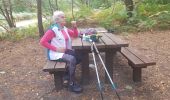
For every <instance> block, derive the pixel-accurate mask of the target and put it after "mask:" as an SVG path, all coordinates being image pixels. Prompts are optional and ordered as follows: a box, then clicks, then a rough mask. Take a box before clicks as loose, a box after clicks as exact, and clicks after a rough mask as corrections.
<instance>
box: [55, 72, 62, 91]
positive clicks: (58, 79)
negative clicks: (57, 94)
mask: <svg viewBox="0 0 170 100" xmlns="http://www.w3.org/2000/svg"><path fill="white" fill-rule="evenodd" d="M62 76H63V72H62V71H59V72H55V73H54V84H55V88H56V90H57V91H58V90H61V89H62V88H63V80H62Z"/></svg>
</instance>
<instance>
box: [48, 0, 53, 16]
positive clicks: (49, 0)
mask: <svg viewBox="0 0 170 100" xmlns="http://www.w3.org/2000/svg"><path fill="white" fill-rule="evenodd" d="M48 2H49V6H50V10H51V15H52V14H53V7H52V4H51V0H48Z"/></svg>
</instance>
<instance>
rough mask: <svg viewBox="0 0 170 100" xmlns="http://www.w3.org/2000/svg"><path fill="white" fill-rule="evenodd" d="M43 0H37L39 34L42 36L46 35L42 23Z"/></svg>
mask: <svg viewBox="0 0 170 100" xmlns="http://www.w3.org/2000/svg"><path fill="white" fill-rule="evenodd" d="M41 3H42V2H41V0H37V19H38V29H39V36H40V37H42V36H43V35H44V28H43V23H42V9H41Z"/></svg>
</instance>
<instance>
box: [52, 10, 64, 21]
mask: <svg viewBox="0 0 170 100" xmlns="http://www.w3.org/2000/svg"><path fill="white" fill-rule="evenodd" d="M61 15H65V14H64V12H62V11H58V10H57V11H55V12H54V13H53V22H56V21H59V20H60V17H59V16H61Z"/></svg>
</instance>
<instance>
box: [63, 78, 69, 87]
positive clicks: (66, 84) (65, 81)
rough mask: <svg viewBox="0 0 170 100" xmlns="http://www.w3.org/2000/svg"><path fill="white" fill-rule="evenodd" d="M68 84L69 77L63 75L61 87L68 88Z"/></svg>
mask: <svg viewBox="0 0 170 100" xmlns="http://www.w3.org/2000/svg"><path fill="white" fill-rule="evenodd" d="M68 83H69V76H68V75H65V76H64V77H63V86H64V87H66V88H67V87H68Z"/></svg>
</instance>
